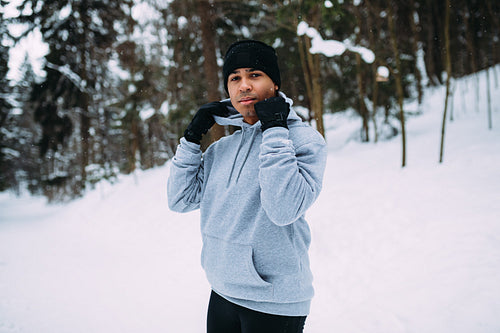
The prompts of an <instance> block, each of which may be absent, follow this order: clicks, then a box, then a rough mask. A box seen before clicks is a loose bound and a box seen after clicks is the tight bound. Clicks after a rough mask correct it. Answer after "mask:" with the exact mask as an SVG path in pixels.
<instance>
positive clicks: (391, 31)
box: [387, 4, 406, 167]
mask: <svg viewBox="0 0 500 333" xmlns="http://www.w3.org/2000/svg"><path fill="white" fill-rule="evenodd" d="M387 11H388V13H387V18H388V23H389V34H390V38H391V46H392V51H393V54H394V58H395V62H396V70H395V71H394V78H395V80H396V90H397V94H398V105H399V118H400V122H401V139H402V156H401V160H402V161H401V167H405V166H406V130H405V113H404V109H403V99H404V93H403V84H402V79H401V60H400V59H399V49H398V42H397V39H396V38H397V37H396V31H395V29H394V18H393V15H394V12H393V10H392V4H389V6H388V7H387Z"/></svg>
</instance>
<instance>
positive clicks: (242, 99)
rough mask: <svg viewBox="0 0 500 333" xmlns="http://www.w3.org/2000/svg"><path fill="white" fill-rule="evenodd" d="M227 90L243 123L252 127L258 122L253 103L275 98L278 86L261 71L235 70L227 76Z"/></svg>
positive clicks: (250, 69)
mask: <svg viewBox="0 0 500 333" xmlns="http://www.w3.org/2000/svg"><path fill="white" fill-rule="evenodd" d="M227 90H228V92H229V97H230V98H231V104H233V106H234V107H235V109H236V110H237V111H238V112H239V113H240V114H241V115H242V116H243V118H244V120H245V122H247V123H249V124H252V125H253V124H255V123H256V122H257V121H258V120H259V118H258V117H257V114H256V113H255V108H254V105H255V103H257V102H260V101H263V100H265V99H266V98H270V97H274V96H276V94H277V91H278V86H277V85H276V84H275V83H274V82H273V80H271V78H270V77H269V76H267V74H266V73H264V72H263V71H261V70H258V69H253V68H237V69H236V70H235V71H234V72H232V73H231V74H229V77H228V79H227Z"/></svg>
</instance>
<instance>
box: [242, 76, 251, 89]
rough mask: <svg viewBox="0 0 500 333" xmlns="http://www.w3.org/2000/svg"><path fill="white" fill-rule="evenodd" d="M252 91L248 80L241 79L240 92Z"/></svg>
mask: <svg viewBox="0 0 500 333" xmlns="http://www.w3.org/2000/svg"><path fill="white" fill-rule="evenodd" d="M250 90H252V84H251V82H250V80H248V79H245V78H243V79H241V84H240V91H250Z"/></svg>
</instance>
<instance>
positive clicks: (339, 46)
mask: <svg viewBox="0 0 500 333" xmlns="http://www.w3.org/2000/svg"><path fill="white" fill-rule="evenodd" d="M297 35H298V36H303V35H307V36H308V37H310V38H311V48H310V49H309V52H311V53H313V54H317V53H321V54H324V55H325V56H327V57H333V56H337V55H341V54H342V53H344V52H345V51H346V50H349V51H351V52H356V53H359V54H360V55H361V58H362V59H363V60H364V61H365V62H367V63H369V64H371V63H373V61H375V54H374V53H373V51H371V50H369V49H367V48H366V47H363V46H358V45H353V44H352V43H351V42H350V41H348V40H345V41H343V42H339V41H336V40H323V38H322V37H321V35H320V34H319V32H318V31H317V30H316V29H314V28H311V27H309V25H308V24H307V23H306V22H304V21H302V22H300V23H299V25H298V26H297Z"/></svg>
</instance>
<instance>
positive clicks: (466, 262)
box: [0, 68, 500, 333]
mask: <svg viewBox="0 0 500 333" xmlns="http://www.w3.org/2000/svg"><path fill="white" fill-rule="evenodd" d="M497 72H498V68H497ZM480 79H481V80H483V81H484V76H481V77H480ZM491 79H492V88H494V89H496V90H495V91H493V92H492V98H493V100H492V105H493V129H492V130H488V122H487V114H486V97H485V93H486V89H485V88H481V89H480V90H479V93H480V94H481V95H480V96H479V98H476V90H475V89H474V88H473V87H474V86H473V85H472V80H475V79H474V78H470V79H468V80H462V81H460V82H459V83H458V84H457V88H456V90H455V91H456V93H455V97H454V104H453V105H454V121H453V122H451V123H450V122H449V123H448V124H447V136H446V140H445V143H446V148H445V156H444V163H443V164H439V163H438V159H439V139H440V127H441V116H442V110H443V102H444V97H443V89H442V88H440V89H435V90H428V91H427V95H426V99H425V101H424V104H423V105H422V108H421V109H422V112H423V115H421V116H419V117H414V118H411V119H410V120H409V121H408V127H407V131H408V159H407V167H406V168H401V167H400V164H401V143H400V140H399V138H396V139H394V140H391V141H385V142H379V143H377V144H373V143H369V144H361V143H358V142H356V141H355V140H351V138H352V134H353V133H354V132H356V131H357V129H358V127H359V120H358V119H355V118H352V119H351V118H349V117H348V116H346V115H343V116H341V115H335V116H329V117H327V119H326V121H327V127H328V144H329V149H330V154H329V159H328V165H327V170H326V175H325V181H324V189H323V192H322V194H321V196H320V198H319V199H318V201H317V202H316V203H315V204H314V206H313V207H312V209H310V211H309V213H308V215H307V217H308V220H309V222H310V225H311V229H312V232H313V241H312V246H311V251H310V253H311V262H312V266H313V267H312V268H313V272H314V273H315V288H316V296H315V298H314V300H313V307H312V312H311V314H310V316H309V318H308V320H307V323H306V330H305V332H308V333H316V332H317V333H320V332H321V333H324V332H342V333H346V332H353V333H359V332H369V333H378V332H380V333H387V332H431V333H434V332H435V333H447V332H450V333H451V332H453V333H456V332H464V333H465V332H467V333H469V332H474V333H487V332H499V331H500V316H499V314H500V301H499V300H500V283H499V282H498V281H500V218H499V216H500V204H499V203H500V172H499V170H500V115H499V113H500V107H499V105H500V89H499V88H498V84H497V85H496V87H495V80H494V76H493V75H492V78H491ZM168 173H169V170H168V165H167V166H165V167H162V168H158V169H155V170H150V171H147V172H137V173H136V174H135V175H134V176H130V177H124V178H122V179H121V181H120V182H119V183H118V184H117V185H114V186H111V185H106V184H101V185H100V187H99V188H97V189H96V190H95V191H93V192H91V193H89V194H88V195H86V196H85V197H84V198H83V199H80V200H77V201H75V202H72V203H70V204H67V205H61V206H57V205H56V206H47V205H45V203H44V201H43V200H42V199H37V198H30V197H22V198H15V197H13V196H11V195H10V194H7V193H1V194H0V332H2V333H7V332H9V333H10V332H23V333H66V332H72V333H77V332H82V333H88V332H93V333H100V332H103V333H104V332H106V333H108V332H120V333H125V332H131V333H132V332H134V333H135V332H151V333H155V332H158V333H159V332H183V333H191V332H192V333H198V332H203V331H204V325H205V316H206V306H207V301H208V296H209V292H210V288H209V286H208V284H207V282H206V280H205V276H204V273H203V271H202V269H201V267H200V264H199V254H200V250H201V239H200V235H199V227H198V218H199V215H198V213H197V212H194V213H189V214H177V213H173V212H170V211H169V210H168V208H167V205H166V180H167V177H168Z"/></svg>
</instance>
